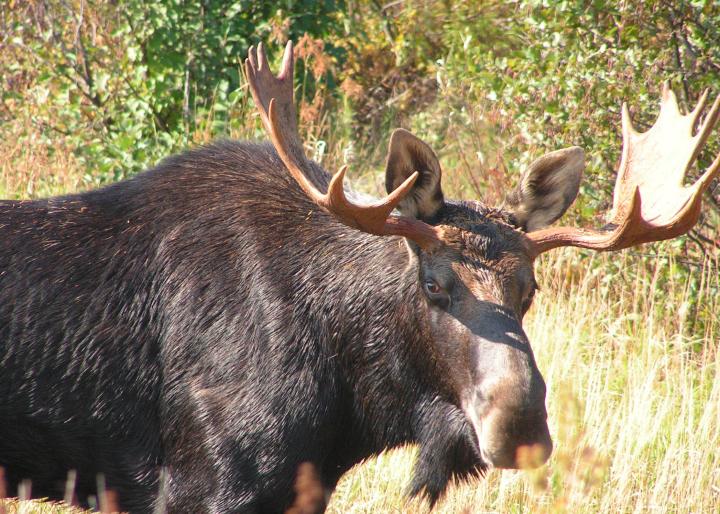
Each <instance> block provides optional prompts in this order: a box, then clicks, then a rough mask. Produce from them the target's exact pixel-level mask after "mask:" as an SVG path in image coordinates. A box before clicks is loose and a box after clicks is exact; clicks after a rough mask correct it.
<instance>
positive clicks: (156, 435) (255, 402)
mask: <svg viewBox="0 0 720 514" xmlns="http://www.w3.org/2000/svg"><path fill="white" fill-rule="evenodd" d="M314 180H315V181H316V183H318V185H319V186H320V187H322V186H324V184H326V183H327V175H326V174H325V173H324V172H322V170H320V169H319V168H318V169H317V170H314ZM434 219H435V222H436V223H446V224H451V223H454V224H456V225H458V226H462V228H463V231H465V232H468V234H470V235H471V236H472V237H470V236H468V234H466V236H467V237H464V238H463V237H460V236H459V235H458V236H457V241H456V243H454V244H455V245H456V250H457V252H460V253H462V252H466V253H467V248H465V249H464V247H472V248H471V249H472V251H473V252H475V253H476V254H477V255H479V256H480V257H482V258H484V259H486V260H487V259H490V258H491V257H490V256H489V255H490V253H492V252H496V253H497V256H496V257H497V258H501V257H502V255H504V254H505V253H508V252H509V253H510V254H512V255H523V254H522V252H523V250H522V248H523V246H522V241H521V239H522V235H521V234H520V233H519V232H517V231H516V230H515V229H514V228H513V227H512V226H510V223H511V222H512V220H511V218H509V217H508V215H505V214H498V213H497V212H495V211H490V210H488V209H486V208H484V207H482V206H481V205H479V204H474V203H472V204H444V205H443V206H442V208H441V209H440V210H439V211H438V212H436V213H435V214H434ZM458 230H459V229H458ZM473 234H474V235H473ZM501 254H502V255H501ZM409 255H410V252H408V249H407V248H406V244H405V243H404V241H403V240H401V239H399V238H381V237H375V236H370V235H366V234H362V233H359V232H357V231H354V230H351V229H349V228H347V227H345V226H343V225H341V224H339V223H338V222H337V221H335V220H334V219H333V218H331V217H330V216H329V215H327V214H326V213H324V212H322V211H321V210H319V209H318V208H317V207H316V206H315V205H313V204H312V203H311V202H310V201H309V200H308V199H307V198H306V197H305V195H304V194H303V193H302V191H301V190H300V188H299V187H298V186H297V184H296V183H295V182H294V181H293V179H292V178H291V177H290V176H289V175H288V174H287V172H286V171H285V169H284V167H283V165H282V163H281V162H280V161H279V159H278V157H277V156H276V154H275V152H274V150H272V148H271V147H270V146H268V145H264V144H263V145H256V144H249V143H234V142H219V143H216V144H214V145H211V146H208V147H205V148H202V149H199V150H195V151H191V152H188V153H185V154H183V155H179V156H175V157H172V158H169V159H167V160H165V161H164V162H163V163H161V164H160V165H159V166H158V167H157V168H155V169H152V170H150V171H147V172H145V173H142V174H140V175H138V176H136V177H135V178H133V179H130V180H126V181H124V182H120V183H118V184H114V185H111V186H109V187H106V188H104V189H100V190H96V191H90V192H87V193H83V194H79V195H72V196H65V197H61V198H51V199H46V200H37V201H20V202H14V201H2V202H0V420H2V422H1V423H0V466H2V467H4V468H5V469H6V474H7V478H8V481H9V485H10V492H11V493H12V494H14V492H15V488H16V487H17V483H18V481H19V480H21V479H23V478H30V479H32V492H33V495H34V496H38V497H40V496H47V497H51V498H58V497H62V495H63V491H64V481H65V477H66V473H67V470H69V469H76V470H78V483H77V493H78V497H79V498H81V499H83V498H85V496H86V495H87V494H92V493H93V492H94V489H95V484H96V474H97V473H100V472H102V473H103V474H104V475H105V479H106V482H107V486H108V488H111V489H114V490H115V491H117V493H118V498H119V501H120V506H121V507H122V508H123V509H126V510H130V511H132V512H150V511H152V508H153V505H154V502H155V500H156V495H157V490H158V481H159V478H158V477H159V473H160V470H161V469H165V470H166V471H167V485H166V487H165V488H164V489H165V490H164V494H166V498H165V501H166V502H167V506H168V510H169V511H170V512H185V513H187V512H194V513H200V512H280V511H282V510H283V509H285V508H287V506H288V505H290V504H291V503H292V501H293V496H294V493H293V482H294V480H295V476H296V472H297V469H298V466H299V465H300V464H301V463H303V462H312V463H313V464H314V465H315V466H316V468H317V471H318V475H319V477H320V479H321V480H322V483H323V485H324V486H325V488H326V490H328V491H331V490H332V489H333V487H334V486H335V484H336V482H337V481H338V479H339V478H340V476H341V475H342V474H343V473H344V472H345V471H346V470H348V469H349V468H350V467H351V466H352V465H354V464H355V463H357V462H359V461H360V460H361V459H363V458H366V457H368V456H369V455H371V454H373V453H375V452H379V451H381V450H383V449H385V448H389V447H393V446H396V445H400V444H403V443H406V442H419V444H420V458H419V462H418V463H417V468H416V473H415V478H414V480H413V483H412V486H411V489H412V492H414V493H419V492H424V493H426V494H427V495H428V496H429V497H430V498H431V500H433V501H434V500H435V499H437V497H438V496H439V495H440V494H441V493H442V491H443V490H444V489H445V487H446V485H447V483H448V480H449V479H450V477H451V476H453V475H460V476H467V475H468V474H471V473H477V472H479V471H481V470H482V469H483V467H484V464H483V462H482V459H481V458H480V455H479V453H478V448H477V443H476V440H475V435H474V434H473V432H472V429H471V427H470V425H469V424H468V422H467V419H466V417H465V415H464V414H463V412H462V410H461V409H460V407H459V400H458V397H457V391H456V390H455V389H454V388H453V386H452V384H453V383H454V381H453V380H452V379H448V378H447V376H448V374H451V373H452V370H449V369H448V365H447V363H446V362H444V361H443V358H442V355H443V354H444V350H443V347H442V345H443V344H448V343H446V342H438V341H436V340H435V339H434V338H433V336H432V333H433V331H432V330H430V329H429V328H428V325H429V323H430V321H429V319H428V309H429V308H430V307H429V305H428V300H427V298H426V296H425V295H424V294H423V292H422V282H421V280H420V278H421V273H422V269H423V266H424V265H423V261H422V259H423V257H422V255H420V256H419V257H417V258H415V259H411V258H409ZM480 257H478V258H480ZM493 258H495V257H493ZM518 326H519V322H518ZM527 351H528V352H529V350H527ZM530 355H531V354H530ZM533 362H534V361H533ZM533 365H534V364H533ZM538 376H539V375H538ZM543 395H544V390H543Z"/></svg>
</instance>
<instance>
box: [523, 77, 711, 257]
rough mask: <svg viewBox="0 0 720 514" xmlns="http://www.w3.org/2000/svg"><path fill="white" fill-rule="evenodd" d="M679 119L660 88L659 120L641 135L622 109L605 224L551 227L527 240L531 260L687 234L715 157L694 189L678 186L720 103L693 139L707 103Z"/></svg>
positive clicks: (676, 108)
mask: <svg viewBox="0 0 720 514" xmlns="http://www.w3.org/2000/svg"><path fill="white" fill-rule="evenodd" d="M707 96H708V95H707V91H706V92H705V93H703V95H702V96H701V97H700V100H699V101H698V104H697V106H696V107H695V108H694V109H693V110H692V111H691V112H689V113H688V114H685V115H683V114H682V113H681V112H680V108H679V106H678V103H677V99H676V97H675V94H674V93H673V92H672V91H671V90H670V87H669V85H668V84H667V83H665V84H664V85H663V90H662V101H661V105H660V114H659V115H658V119H657V121H656V122H655V124H654V125H653V126H652V127H651V128H650V130H648V131H647V132H643V133H640V132H637V131H636V130H635V129H634V128H633V126H632V121H631V120H630V115H629V112H628V109H627V105H625V104H623V109H622V133H623V152H622V160H621V163H620V169H619V170H618V178H617V182H616V185H615V192H614V200H613V210H612V212H611V218H610V222H609V223H608V224H607V225H606V226H605V227H603V229H600V230H592V229H578V228H571V227H551V228H547V229H544V230H539V231H536V232H531V233H530V234H528V238H529V239H530V243H531V247H532V251H533V253H534V254H535V255H538V254H540V253H542V252H545V251H547V250H550V249H552V248H557V247H560V246H578V247H582V248H590V249H595V250H606V251H608V250H620V249H623V248H628V247H630V246H634V245H638V244H642V243H648V242H651V241H661V240H663V239H670V238H673V237H676V236H679V235H681V234H684V233H685V232H687V231H688V230H690V229H691V228H692V227H693V226H694V225H695V223H697V220H698V218H699V216H700V207H701V203H702V193H703V192H704V191H705V190H706V189H707V187H708V186H709V185H710V182H711V181H712V180H713V179H714V178H715V177H716V176H717V175H718V173H719V172H720V155H719V156H718V157H717V158H716V159H715V160H714V161H713V163H712V164H711V165H710V167H709V168H708V169H707V170H706V171H705V172H704V173H703V175H702V176H701V177H700V179H698V180H697V181H696V182H695V183H694V184H692V185H690V186H687V187H686V186H684V185H683V179H684V177H685V173H686V172H687V170H688V169H689V168H690V166H691V165H692V163H693V162H694V161H695V159H696V158H697V155H698V153H699V152H700V150H701V149H702V147H703V145H704V144H705V142H706V141H707V138H708V136H709V135H710V132H711V131H712V129H713V128H714V127H715V125H716V124H717V122H718V119H719V118H720V97H718V98H716V99H715V102H714V103H713V105H712V107H711V108H710V111H709V112H708V114H707V116H706V117H705V119H704V120H703V121H702V123H701V124H700V126H699V127H698V129H697V134H693V132H694V131H695V127H696V126H697V124H698V120H699V119H700V114H701V112H702V110H703V107H704V106H705V104H706V101H707Z"/></svg>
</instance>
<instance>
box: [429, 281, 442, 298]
mask: <svg viewBox="0 0 720 514" xmlns="http://www.w3.org/2000/svg"><path fill="white" fill-rule="evenodd" d="M425 290H426V291H427V292H428V293H429V294H431V295H436V294H440V292H441V291H442V288H441V287H440V286H439V285H438V284H437V282H435V281H434V280H426V281H425Z"/></svg>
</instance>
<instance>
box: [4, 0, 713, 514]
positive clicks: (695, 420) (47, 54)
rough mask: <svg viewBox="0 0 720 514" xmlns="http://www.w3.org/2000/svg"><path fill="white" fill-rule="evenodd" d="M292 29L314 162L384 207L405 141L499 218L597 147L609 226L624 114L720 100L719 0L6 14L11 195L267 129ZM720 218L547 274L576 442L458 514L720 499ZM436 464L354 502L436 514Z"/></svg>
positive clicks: (361, 478)
mask: <svg viewBox="0 0 720 514" xmlns="http://www.w3.org/2000/svg"><path fill="white" fill-rule="evenodd" d="M288 38H291V39H293V40H295V41H296V43H297V44H296V50H297V54H298V55H299V57H300V60H299V61H298V65H297V66H296V83H297V84H298V88H297V100H298V102H299V105H300V118H301V122H300V125H301V130H302V131H303V137H304V140H305V141H306V150H307V152H308V154H309V155H311V156H312V157H313V158H314V159H316V160H317V161H319V162H321V163H323V164H324V165H325V166H326V168H328V169H331V170H333V169H337V167H339V165H341V164H343V163H347V164H349V165H350V169H351V170H352V179H353V180H354V182H355V184H356V186H357V187H360V188H363V189H365V190H367V191H369V192H374V193H380V192H381V189H382V180H381V177H380V169H381V168H382V165H383V158H384V154H385V146H386V144H387V137H388V135H389V132H390V130H391V129H392V128H395V127H398V126H404V127H406V128H409V129H411V130H412V131H413V132H415V133H416V134H418V135H419V136H421V137H423V138H424V139H425V140H426V141H428V143H429V144H430V145H431V146H432V147H433V148H434V149H435V150H436V151H437V152H438V154H439V156H440V158H441V161H442V164H443V167H444V170H445V177H444V188H445V189H446V191H448V192H449V196H452V197H462V198H476V199H477V198H482V199H484V200H485V201H487V202H488V203H491V204H495V203H499V202H501V201H502V198H503V195H504V193H503V192H504V191H505V190H506V189H507V188H508V187H509V186H510V185H511V184H513V183H514V182H515V181H516V179H517V177H518V176H519V173H520V171H521V170H522V169H523V167H524V166H525V165H527V164H528V163H529V162H530V161H531V160H532V159H534V158H536V157H538V156H540V155H541V154H542V153H544V152H547V151H551V150H554V149H557V148H560V147H563V146H569V145H580V146H583V147H584V148H585V149H586V152H587V155H588V168H587V172H586V177H585V180H584V183H583V186H582V190H581V194H580V198H579V199H578V201H577V202H576V204H575V206H574V207H573V208H572V209H571V211H570V212H569V214H568V215H567V218H568V220H567V221H566V222H567V223H572V222H575V223H585V224H599V223H601V221H600V220H601V213H603V212H605V211H606V210H607V208H608V205H609V203H610V199H611V190H612V185H613V183H614V170H615V168H616V165H617V163H618V161H619V155H620V150H621V145H620V135H619V111H620V105H621V102H622V101H623V100H626V101H628V102H629V104H630V105H631V112H632V114H633V118H634V120H635V122H636V125H637V126H638V127H641V128H647V127H649V125H650V124H651V123H652V122H653V120H654V117H655V116H656V114H657V106H658V98H659V91H660V85H661V83H662V81H663V80H670V81H671V83H672V85H673V88H674V90H675V91H676V92H677V93H678V96H679V98H680V100H681V103H682V104H683V105H685V106H688V105H693V104H694V102H695V101H696V99H697V98H698V96H699V94H700V93H701V91H702V90H703V89H704V88H706V87H710V88H711V90H712V91H713V92H714V93H715V94H720V6H719V5H718V4H717V3H716V2H713V1H709V0H708V1H701V0H696V1H682V0H680V1H678V0H664V1H656V0H650V1H641V0H626V1H622V2H610V1H599V0H596V1H560V2H551V1H547V0H545V1H542V0H533V1H528V0H516V1H509V2H508V1H495V0H487V1H474V2H472V1H454V0H443V1H440V0H395V1H390V0H385V1H384V2H379V1H375V0H364V1H351V0H346V1H342V0H324V1H313V0H270V1H263V2H257V1H250V0H242V1H219V0H182V1H181V0H160V1H154V2H148V1H146V0H128V1H123V2H116V1H110V0H105V1H100V0H45V1H40V0H5V1H4V2H0V197H3V198H33V197H38V196H45V195H49V194H61V193H64V192H71V191H76V190H80V189H87V188H90V187H96V186H97V185H100V184H103V183H107V182H111V181H114V180H119V179H122V178H124V177H127V176H129V175H132V174H133V173H136V172H138V171H140V170H142V169H144V168H147V167H150V166H152V165H153V164H155V163H156V162H158V160H160V159H161V158H163V157H165V156H167V155H169V154H171V153H173V152H177V151H181V150H182V149H184V148H188V147H190V146H194V145H197V144H201V143H203V142H206V141H209V140H211V139H213V138H218V137H236V138H264V134H263V132H262V130H261V127H260V123H259V121H258V119H257V116H256V115H255V113H254V106H253V105H252V100H251V99H250V98H249V95H248V92H247V88H246V85H245V81H244V78H243V72H242V66H241V63H242V60H243V58H244V57H245V55H246V54H247V50H248V48H249V46H250V45H253V44H257V43H258V42H259V41H263V42H265V44H266V45H267V46H268V48H269V50H270V52H271V54H272V58H273V59H275V61H276V62H277V60H278V59H279V52H278V51H277V50H279V49H280V48H281V47H282V45H283V44H284V42H285V41H286V40H287V39H288ZM718 140H719V138H718V137H717V136H714V137H713V138H711V140H710V143H709V144H708V148H707V150H706V151H705V152H704V153H703V154H702V155H701V159H700V161H701V162H700V164H701V166H700V168H701V169H702V168H703V166H704V165H706V164H707V163H708V162H710V160H711V159H712V157H713V156H714V155H715V154H717V153H718V151H719V150H720V144H719V143H718ZM719 211H720V190H718V188H717V187H711V192H710V193H709V194H707V195H706V208H705V210H704V214H703V217H702V220H701V223H700V225H699V227H698V228H697V229H696V230H695V231H693V233H691V234H690V235H689V236H687V237H684V238H680V239H678V240H675V241H673V242H668V243H659V244H655V245H650V246H646V247H642V248H640V249H636V250H632V251H626V252H623V253H621V254H620V255H619V256H597V255H593V254H592V253H590V252H583V251H578V250H565V251H558V252H556V253H555V254H553V255H550V256H547V257H544V258H543V259H541V262H539V264H538V266H537V273H538V275H539V278H540V282H541V286H542V294H541V295H539V298H538V300H537V301H536V305H535V306H534V307H533V309H532V310H531V315H530V318H529V320H528V321H527V323H526V325H527V328H528V332H529V334H530V336H531V340H532V341H533V343H534V347H535V351H536V354H537V357H538V361H539V365H540V369H541V370H542V371H543V373H544V375H545V377H546V380H547V382H548V386H549V393H548V396H549V400H548V407H549V411H550V417H551V428H552V432H553V434H554V435H555V441H556V443H557V450H556V452H555V455H554V457H553V458H552V460H551V461H550V463H549V464H548V465H547V466H545V467H544V468H542V469H541V470H540V471H538V472H533V473H512V472H504V473H501V472H493V473H491V474H490V476H489V477H488V478H487V479H486V480H484V481H480V482H473V483H469V484H464V485H458V486H457V487H456V488H454V489H453V490H452V491H451V492H450V493H449V495H448V497H447V499H446V501H445V502H444V503H442V504H441V505H440V506H439V510H440V511H441V512H459V511H463V510H465V511H469V512H483V511H497V512H543V511H545V512H644V511H655V510H657V511H661V512H664V511H672V512H715V511H717V510H718V509H719V508H720V452H718V451H717V448H720V433H719V431H718V430H719V429H718V421H719V420H720V378H719V375H718V365H719V363H720V358H719V357H718V352H717V340H718V335H720V329H719V327H718V316H719V315H720V310H719V309H718V305H717V304H718V294H719V290H720V283H719V282H718V280H719V279H718V268H717V258H718V246H719V245H718V212H719ZM413 452H414V450H413V449H412V448H409V449H403V450H400V451H394V452H391V453H388V454H386V455H383V456H381V457H380V458H378V459H375V460H373V461H371V462H369V463H366V464H364V465H362V466H359V467H358V468H357V469H356V470H355V471H353V472H352V473H351V474H349V475H348V476H347V477H346V478H345V479H344V480H343V481H342V482H341V484H340V487H339V489H338V491H337V493H336V495H335V497H334V500H333V504H332V505H331V511H332V512H406V511H407V510H408V509H409V510H412V511H423V510H424V509H426V507H425V506H424V505H422V504H421V503H418V502H415V503H410V504H407V503H405V500H404V499H403V497H402V492H403V490H404V488H405V487H406V485H407V483H408V476H409V473H410V469H411V463H412V459H413V456H414V453H413ZM20 507H22V508H26V509H30V511H32V509H34V508H35V507H31V506H29V505H28V504H22V505H21V506H20ZM20 507H18V506H17V505H16V506H14V507H12V508H20ZM46 508H48V507H46Z"/></svg>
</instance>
